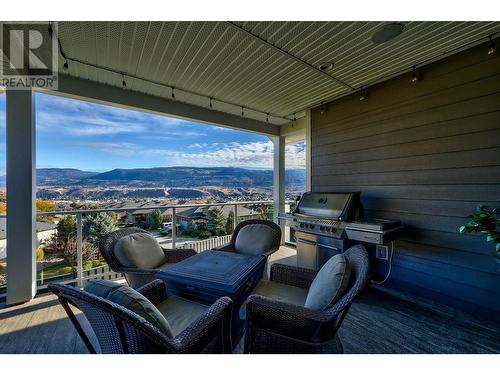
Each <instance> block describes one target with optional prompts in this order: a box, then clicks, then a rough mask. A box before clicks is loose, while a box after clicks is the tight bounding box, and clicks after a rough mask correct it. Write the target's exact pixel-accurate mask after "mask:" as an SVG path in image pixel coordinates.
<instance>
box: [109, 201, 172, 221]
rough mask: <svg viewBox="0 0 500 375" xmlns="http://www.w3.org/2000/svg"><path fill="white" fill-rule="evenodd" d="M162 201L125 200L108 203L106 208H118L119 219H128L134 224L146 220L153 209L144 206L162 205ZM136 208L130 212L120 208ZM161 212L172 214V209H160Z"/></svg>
mask: <svg viewBox="0 0 500 375" xmlns="http://www.w3.org/2000/svg"><path fill="white" fill-rule="evenodd" d="M160 204H162V202H158V203H156V202H146V203H144V202H140V203H138V202H135V201H124V202H118V203H115V204H111V205H107V206H106V208H112V209H115V210H117V211H116V215H117V218H118V220H124V219H125V221H126V223H127V224H134V223H137V222H141V221H144V220H146V216H147V215H148V214H149V213H150V212H151V211H152V210H151V209H146V208H142V207H151V206H156V205H160ZM132 208H136V209H135V210H133V211H129V212H124V211H120V210H127V209H132ZM160 212H161V214H162V215H168V214H172V210H171V209H166V208H164V209H160Z"/></svg>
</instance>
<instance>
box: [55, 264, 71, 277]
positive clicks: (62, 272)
mask: <svg viewBox="0 0 500 375" xmlns="http://www.w3.org/2000/svg"><path fill="white" fill-rule="evenodd" d="M72 272H73V267H71V266H65V267H61V269H60V270H59V271H58V272H57V274H58V275H65V274H67V273H72Z"/></svg>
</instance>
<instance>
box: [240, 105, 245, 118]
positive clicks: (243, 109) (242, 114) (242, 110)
mask: <svg viewBox="0 0 500 375" xmlns="http://www.w3.org/2000/svg"><path fill="white" fill-rule="evenodd" d="M244 116H245V108H244V107H243V106H241V117H244Z"/></svg>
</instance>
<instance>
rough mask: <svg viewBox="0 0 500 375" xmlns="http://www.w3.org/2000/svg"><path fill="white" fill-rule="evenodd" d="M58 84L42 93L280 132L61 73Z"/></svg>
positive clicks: (237, 127)
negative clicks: (55, 87)
mask: <svg viewBox="0 0 500 375" xmlns="http://www.w3.org/2000/svg"><path fill="white" fill-rule="evenodd" d="M58 86H59V87H58V90H57V91H44V92H46V93H49V94H54V95H62V96H66V97H71V98H75V99H80V100H87V101H91V102H95V103H99V104H106V105H111V106H116V107H121V108H127V109H132V110H136V111H141V112H147V113H153V114H157V115H164V116H169V117H176V118H180V119H184V120H191V121H197V122H202V123H206V124H210V125H218V126H222V127H225V128H230V129H235V130H242V131H248V132H252V133H258V134H263V135H279V134H280V127H279V126H278V125H273V124H269V123H266V122H262V121H257V120H254V119H251V118H248V117H242V116H238V115H233V114H230V113H226V112H221V111H217V110H213V109H208V108H204V107H200V106H196V105H193V104H188V103H183V102H180V101H176V100H170V99H166V98H161V97H159V96H154V95H149V94H144V93H141V92H138V91H133V90H130V89H125V90H124V89H122V88H118V87H115V86H110V85H106V84H103V83H99V82H94V81H90V80H85V79H81V78H76V77H71V76H68V75H64V74H59V84H58Z"/></svg>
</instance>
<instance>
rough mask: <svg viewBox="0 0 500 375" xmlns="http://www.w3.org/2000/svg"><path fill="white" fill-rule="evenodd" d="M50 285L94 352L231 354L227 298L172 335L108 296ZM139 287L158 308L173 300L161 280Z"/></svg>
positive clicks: (230, 304)
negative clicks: (83, 319) (85, 322)
mask: <svg viewBox="0 0 500 375" xmlns="http://www.w3.org/2000/svg"><path fill="white" fill-rule="evenodd" d="M49 289H50V290H51V291H52V292H53V293H54V294H56V295H57V297H58V298H59V301H60V303H61V304H62V306H63V307H64V309H65V310H66V313H67V314H68V316H69V318H70V320H71V322H72V323H73V325H74V326H75V328H76V330H77V331H78V334H79V335H80V337H81V338H82V340H83V342H84V343H85V345H86V347H87V349H88V350H89V352H90V353H93V354H94V353H96V352H100V353H105V354H140V353H143V354H153V353H174V354H180V353H231V314H232V301H231V299H230V298H228V297H222V298H220V299H218V300H217V301H215V302H214V303H213V304H212V305H211V306H210V307H208V306H207V310H206V311H205V313H204V314H203V315H201V316H200V317H199V318H198V319H196V320H194V321H192V322H191V323H190V324H189V325H188V326H187V327H186V328H185V329H183V330H182V331H181V332H180V333H178V334H177V335H176V336H175V337H173V338H169V337H167V336H166V335H165V334H164V333H163V332H161V331H160V330H158V328H156V327H155V326H154V325H153V324H151V323H149V322H148V321H147V320H146V319H144V318H143V317H141V316H139V315H137V314H136V313H134V312H132V311H131V310H129V309H127V308H125V307H123V306H121V305H118V304H116V303H113V302H110V301H108V300H107V299H104V298H101V297H98V296H96V295H94V294H91V293H88V292H85V291H83V290H80V289H78V288H74V287H72V286H69V285H63V284H52V285H49ZM137 291H138V292H139V293H141V294H142V295H144V296H145V297H146V298H147V299H148V300H149V301H150V302H151V303H153V305H155V306H156V305H159V304H160V303H161V302H164V301H165V300H167V299H168V297H167V294H166V290H165V286H164V284H163V282H162V281H161V280H155V281H153V282H151V283H149V284H147V285H144V286H143V287H142V288H139V289H138V290H137ZM70 305H72V306H75V307H77V308H78V309H79V310H81V311H82V312H83V314H84V315H85V317H86V318H87V320H88V322H89V323H90V326H91V327H92V330H93V331H94V333H95V336H96V337H97V340H98V343H99V347H100V350H97V349H96V348H94V346H93V345H92V342H91V340H90V339H89V337H88V336H87V334H86V333H85V331H84V330H83V328H82V327H81V325H80V323H79V322H78V319H77V318H76V317H75V315H74V313H73V311H72V310H71V307H70Z"/></svg>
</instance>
